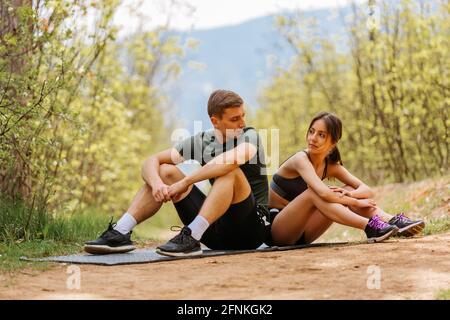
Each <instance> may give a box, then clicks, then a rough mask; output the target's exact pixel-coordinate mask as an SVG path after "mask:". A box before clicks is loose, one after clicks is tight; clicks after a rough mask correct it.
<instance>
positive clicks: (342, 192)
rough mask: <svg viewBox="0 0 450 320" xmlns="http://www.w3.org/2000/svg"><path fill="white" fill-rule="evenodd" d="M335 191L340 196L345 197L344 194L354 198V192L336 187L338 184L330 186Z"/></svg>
mask: <svg viewBox="0 0 450 320" xmlns="http://www.w3.org/2000/svg"><path fill="white" fill-rule="evenodd" d="M328 187H329V188H330V189H331V190H332V191H333V192H336V193H338V196H339V197H341V198H342V197H343V196H347V197H350V198H353V196H352V193H351V192H350V191H348V190H345V189H343V188H340V187H336V186H328Z"/></svg>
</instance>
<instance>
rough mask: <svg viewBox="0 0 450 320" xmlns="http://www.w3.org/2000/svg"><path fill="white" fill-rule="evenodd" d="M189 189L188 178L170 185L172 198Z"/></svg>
mask: <svg viewBox="0 0 450 320" xmlns="http://www.w3.org/2000/svg"><path fill="white" fill-rule="evenodd" d="M188 189H189V183H188V182H187V180H186V179H181V180H180V181H178V182H175V183H174V184H172V185H171V186H170V187H169V197H170V198H172V199H173V198H177V197H178V196H180V195H181V194H183V193H184V192H186V191H187V190H188Z"/></svg>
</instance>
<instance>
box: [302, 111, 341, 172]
mask: <svg viewBox="0 0 450 320" xmlns="http://www.w3.org/2000/svg"><path fill="white" fill-rule="evenodd" d="M317 120H323V122H325V126H326V127H327V131H328V133H329V134H330V135H331V141H332V142H333V143H338V141H339V140H340V139H341V137H342V122H341V119H339V118H338V117H337V116H336V115H335V114H334V113H331V112H326V111H323V112H320V113H318V114H317V115H316V116H315V117H314V118H313V119H312V120H311V123H310V124H309V127H308V131H307V133H306V137H308V132H309V130H310V129H311V127H312V125H313V124H314V122H316V121H317ZM327 158H328V159H329V160H330V161H332V162H334V163H339V164H341V165H342V159H341V154H340V153H339V149H338V148H337V146H336V147H334V149H333V151H332V152H331V153H330V154H329V155H328V156H327Z"/></svg>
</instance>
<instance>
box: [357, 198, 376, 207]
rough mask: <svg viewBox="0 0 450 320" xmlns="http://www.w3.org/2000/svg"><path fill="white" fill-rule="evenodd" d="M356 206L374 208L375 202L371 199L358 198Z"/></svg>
mask: <svg viewBox="0 0 450 320" xmlns="http://www.w3.org/2000/svg"><path fill="white" fill-rule="evenodd" d="M356 206H357V207H358V208H375V207H376V206H377V204H376V203H375V201H373V200H372V199H359V200H357V201H356Z"/></svg>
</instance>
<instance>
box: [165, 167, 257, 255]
mask: <svg viewBox="0 0 450 320" xmlns="http://www.w3.org/2000/svg"><path fill="white" fill-rule="evenodd" d="M250 194H251V188H250V185H249V183H248V181H247V179H246V177H245V175H244V173H243V172H242V170H241V169H239V168H236V169H234V170H232V171H231V172H229V173H227V174H225V175H223V176H221V177H217V178H216V179H215V181H214V184H213V186H212V187H211V190H210V192H209V194H208V196H207V197H206V199H205V201H204V202H203V205H202V207H201V209H200V212H199V214H198V215H197V216H196V217H195V219H194V220H193V221H192V222H191V223H190V224H189V225H188V226H187V227H184V228H183V229H182V230H181V232H180V234H179V235H177V236H175V237H174V238H173V239H171V240H169V242H167V243H166V244H165V245H163V246H159V247H158V252H159V253H161V254H164V255H169V256H186V255H197V254H201V249H200V244H199V240H200V239H201V237H202V235H203V233H204V232H205V231H206V230H207V229H208V227H209V226H210V225H211V224H212V223H214V222H215V221H216V220H217V219H219V218H220V217H221V216H222V215H224V214H225V212H226V211H227V210H228V209H229V208H230V206H231V205H233V204H236V203H240V202H242V201H244V200H245V199H247V198H248V197H249V196H250ZM192 229H196V230H195V232H193V231H192Z"/></svg>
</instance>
